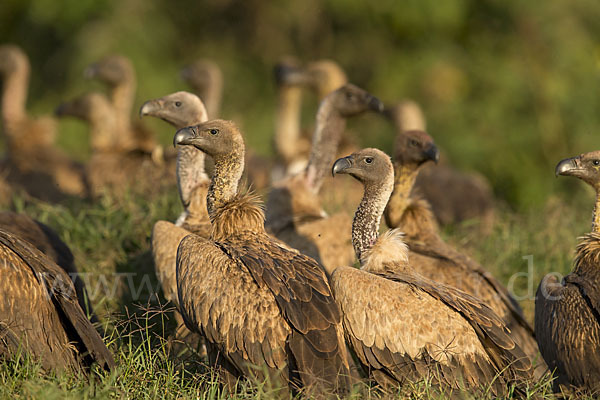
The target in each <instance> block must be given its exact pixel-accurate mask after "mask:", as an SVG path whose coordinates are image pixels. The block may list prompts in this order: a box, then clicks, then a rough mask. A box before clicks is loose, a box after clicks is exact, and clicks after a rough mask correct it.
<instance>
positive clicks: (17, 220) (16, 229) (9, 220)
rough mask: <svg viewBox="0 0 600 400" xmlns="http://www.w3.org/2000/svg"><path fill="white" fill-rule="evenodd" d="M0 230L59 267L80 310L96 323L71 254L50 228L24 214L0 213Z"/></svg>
mask: <svg viewBox="0 0 600 400" xmlns="http://www.w3.org/2000/svg"><path fill="white" fill-rule="evenodd" d="M0 229H4V230H5V231H6V232H8V233H10V234H12V235H15V236H18V237H19V238H20V239H22V240H25V241H27V242H29V243H30V244H32V245H33V246H35V247H36V248H37V249H38V250H39V251H41V252H42V253H44V254H45V255H46V256H47V257H48V258H50V259H51V260H52V261H53V262H54V263H55V264H56V265H58V266H59V267H61V268H62V269H63V270H64V271H65V272H66V273H67V274H68V275H69V277H70V278H71V280H72V281H73V285H74V286H75V292H76V294H77V300H78V301H79V305H80V306H81V309H82V310H83V311H84V312H85V314H86V315H90V316H91V319H92V322H97V321H98V319H97V318H96V316H95V315H94V313H93V311H92V305H91V303H90V301H89V297H88V295H87V291H86V290H85V284H84V282H83V280H82V279H81V277H79V272H78V271H77V268H76V267H75V262H74V258H73V253H71V249H69V246H67V245H66V244H65V242H63V241H62V240H61V239H60V237H59V236H58V234H57V233H56V232H55V231H54V230H53V229H52V228H50V227H49V226H47V225H45V224H42V223H41V222H39V221H36V220H34V219H32V218H30V217H28V216H27V215H25V214H17V213H14V212H10V211H4V212H0Z"/></svg>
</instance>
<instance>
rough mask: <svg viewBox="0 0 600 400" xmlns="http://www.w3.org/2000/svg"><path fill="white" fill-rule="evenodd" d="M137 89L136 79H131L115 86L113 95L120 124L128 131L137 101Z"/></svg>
mask: <svg viewBox="0 0 600 400" xmlns="http://www.w3.org/2000/svg"><path fill="white" fill-rule="evenodd" d="M135 88H136V82H135V78H134V77H130V78H129V79H127V80H126V81H125V82H123V83H121V84H119V85H117V86H115V87H114V88H113V90H112V93H111V98H112V103H113V105H114V107H115V111H116V114H117V121H118V124H119V125H120V126H121V127H125V128H127V129H128V128H129V126H130V125H131V109H132V107H133V102H134V100H135Z"/></svg>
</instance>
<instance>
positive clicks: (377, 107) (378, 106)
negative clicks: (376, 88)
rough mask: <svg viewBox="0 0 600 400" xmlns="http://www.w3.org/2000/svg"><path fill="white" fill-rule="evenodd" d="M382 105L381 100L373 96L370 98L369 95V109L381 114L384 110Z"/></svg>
mask: <svg viewBox="0 0 600 400" xmlns="http://www.w3.org/2000/svg"><path fill="white" fill-rule="evenodd" d="M384 108H385V107H384V105H383V103H382V102H381V100H379V99H378V98H377V97H375V96H371V95H369V109H371V110H373V111H376V112H378V113H381V112H383V110H384Z"/></svg>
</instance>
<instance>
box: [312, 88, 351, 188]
mask: <svg viewBox="0 0 600 400" xmlns="http://www.w3.org/2000/svg"><path fill="white" fill-rule="evenodd" d="M316 122H317V124H316V127H315V133H314V135H313V139H312V147H311V152H310V158H309V160H308V165H307V167H306V172H305V174H306V178H307V182H308V185H309V187H310V188H311V189H312V191H313V192H315V193H318V192H319V189H320V188H321V184H322V183H323V178H324V176H325V174H326V173H327V172H328V171H329V169H330V168H331V164H332V162H333V159H334V157H335V155H336V154H337V150H338V146H339V144H340V139H341V137H342V133H343V132H344V129H345V128H346V118H344V117H343V116H341V115H340V113H338V112H337V111H336V110H335V108H334V105H333V104H332V103H331V102H329V101H327V99H325V100H324V101H322V102H321V105H320V106H319V110H318V112H317V121H316Z"/></svg>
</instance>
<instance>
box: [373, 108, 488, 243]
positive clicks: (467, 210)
mask: <svg viewBox="0 0 600 400" xmlns="http://www.w3.org/2000/svg"><path fill="white" fill-rule="evenodd" d="M384 115H386V116H387V117H388V118H389V119H390V120H391V122H392V123H393V125H394V126H395V129H396V131H397V134H398V136H400V135H402V133H403V132H404V131H407V130H421V131H424V130H425V118H424V117H423V112H422V111H421V108H420V107H419V106H418V105H417V104H416V103H415V102H412V101H404V102H401V103H398V104H396V105H394V106H391V107H388V108H386V110H385V112H384ZM398 140H401V139H398ZM415 190H417V191H418V192H419V193H420V194H421V195H422V196H423V197H424V198H425V199H426V200H427V201H428V202H429V204H430V205H431V209H432V210H433V213H434V215H435V217H436V218H437V220H438V222H439V223H440V224H442V225H448V224H452V223H458V222H462V221H466V220H470V219H478V220H480V222H481V227H482V228H483V231H486V230H489V229H491V227H492V223H493V220H494V194H493V192H492V188H491V187H490V184H489V182H488V181H487V179H486V178H485V177H484V176H483V175H481V174H478V173H475V172H462V171H459V170H457V169H456V168H453V167H452V166H451V165H450V164H449V163H448V162H447V160H445V159H444V157H442V160H441V162H440V164H439V165H437V166H435V167H434V166H432V165H425V166H423V168H422V169H421V171H420V172H419V175H418V177H417V180H416V182H415Z"/></svg>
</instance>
